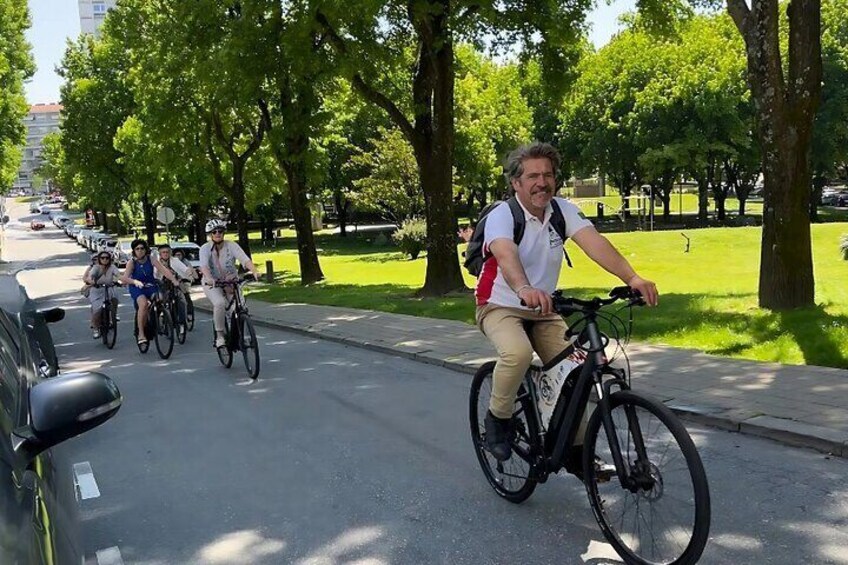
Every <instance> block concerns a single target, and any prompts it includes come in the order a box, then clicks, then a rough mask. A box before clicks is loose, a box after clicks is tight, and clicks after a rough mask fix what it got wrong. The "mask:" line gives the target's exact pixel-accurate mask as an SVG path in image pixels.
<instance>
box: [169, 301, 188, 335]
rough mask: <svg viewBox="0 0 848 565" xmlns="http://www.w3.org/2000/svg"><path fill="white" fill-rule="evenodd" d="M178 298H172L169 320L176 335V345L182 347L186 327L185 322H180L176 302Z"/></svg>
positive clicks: (186, 330) (186, 331) (178, 308)
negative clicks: (171, 321)
mask: <svg viewBox="0 0 848 565" xmlns="http://www.w3.org/2000/svg"><path fill="white" fill-rule="evenodd" d="M177 300H179V299H178V298H176V297H174V301H173V302H172V307H171V320H173V322H174V333H176V334H177V343H179V344H180V345H183V344H184V343H185V342H186V334H187V333H188V327H186V322H185V320H184V319H183V320H180V305H179V303H178V302H177Z"/></svg>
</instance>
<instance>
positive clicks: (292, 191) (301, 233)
mask: <svg viewBox="0 0 848 565" xmlns="http://www.w3.org/2000/svg"><path fill="white" fill-rule="evenodd" d="M289 144H290V149H289V151H292V149H293V150H294V153H291V152H290V153H289V155H292V154H295V155H298V158H297V159H296V160H289V159H284V158H283V156H282V155H279V154H278V152H276V151H275V155H277V162H278V164H279V165H280V167H281V168H282V170H283V173H284V174H285V175H286V180H287V181H288V184H289V199H290V202H291V209H292V216H293V217H294V229H295V232H296V233H297V258H298V261H299V262H300V283H301V284H303V285H308V284H312V283H314V282H318V281H320V280H322V279H323V278H324V273H323V271H321V264H320V263H319V262H318V251H317V249H316V248H315V235H314V234H313V233H312V217H311V214H310V212H309V202H308V201H307V200H306V191H307V181H306V170H305V169H304V166H303V161H302V160H301V159H300V158H299V157H302V156H303V155H302V153H301V150H300V146H299V145H298V144H297V142H296V140H291V141H289ZM303 147H304V148H305V145H304V146H303Z"/></svg>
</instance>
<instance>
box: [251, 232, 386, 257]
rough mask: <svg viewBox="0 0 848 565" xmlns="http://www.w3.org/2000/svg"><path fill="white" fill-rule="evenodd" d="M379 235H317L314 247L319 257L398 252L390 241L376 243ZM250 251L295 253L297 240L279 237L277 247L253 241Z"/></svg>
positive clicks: (377, 233) (375, 233) (374, 233)
mask: <svg viewBox="0 0 848 565" xmlns="http://www.w3.org/2000/svg"><path fill="white" fill-rule="evenodd" d="M379 235H380V234H379V232H373V233H372V232H369V233H367V234H366V233H362V234H359V235H353V234H349V235H348V236H347V237H340V236H339V235H338V234H318V235H316V236H315V247H317V248H318V249H319V254H320V255H321V256H334V255H379V254H384V253H398V252H399V251H398V248H397V247H395V246H394V245H393V244H392V243H391V242H390V241H385V242H383V241H384V240H379V241H378V237H379ZM384 237H385V236H384ZM251 249H252V251H253V252H254V253H279V252H281V251H296V250H297V240H296V239H295V238H294V237H281V238H278V239H277V245H264V244H262V243H261V242H260V241H253V242H251Z"/></svg>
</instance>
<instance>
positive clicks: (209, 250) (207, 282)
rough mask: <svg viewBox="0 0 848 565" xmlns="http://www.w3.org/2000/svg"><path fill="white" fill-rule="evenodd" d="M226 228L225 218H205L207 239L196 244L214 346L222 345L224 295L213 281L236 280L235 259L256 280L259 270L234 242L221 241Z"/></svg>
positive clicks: (225, 303) (225, 305) (225, 300)
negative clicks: (198, 244)
mask: <svg viewBox="0 0 848 565" xmlns="http://www.w3.org/2000/svg"><path fill="white" fill-rule="evenodd" d="M226 231H227V222H226V221H225V220H219V219H214V220H209V221H208V222H207V223H206V235H208V236H209V239H210V240H209V241H207V242H206V243H204V244H203V246H202V247H201V248H200V272H201V273H203V292H204V293H205V294H206V297H207V298H208V299H209V302H211V303H212V309H213V315H212V318H213V323H214V324H215V347H223V346H224V309H225V308H226V307H227V298H226V296H225V295H224V289H222V288H220V287H218V286H216V285H215V283H219V282H225V281H235V280H238V268H237V267H236V261H238V262H239V263H241V265H242V267H244V268H245V269H247V270H249V271H250V272H251V273H252V274H253V276H254V278H256V279H257V280H259V273H257V272H256V267H255V266H254V265H253V262H252V261H251V260H250V257H248V256H247V254H246V253H245V252H244V250H243V249H242V248H241V247H240V246H239V244H238V243H236V242H234V241H225V240H224V232H226Z"/></svg>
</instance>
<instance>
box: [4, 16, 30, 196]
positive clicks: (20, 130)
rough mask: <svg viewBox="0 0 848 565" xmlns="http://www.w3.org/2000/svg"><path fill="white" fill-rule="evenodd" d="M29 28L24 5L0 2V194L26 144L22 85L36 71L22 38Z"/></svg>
mask: <svg viewBox="0 0 848 565" xmlns="http://www.w3.org/2000/svg"><path fill="white" fill-rule="evenodd" d="M29 26H30V20H29V11H28V10H27V4H26V2H19V1H16V0H0V191H5V189H6V188H7V187H9V186H10V185H11V184H12V182H13V181H14V179H15V177H16V176H17V172H18V167H19V166H20V162H21V157H22V154H21V146H22V145H23V144H24V142H25V141H26V138H25V135H26V129H25V128H24V124H23V118H24V117H25V116H26V114H27V110H28V106H27V103H26V97H25V96H24V87H23V84H24V81H25V80H27V79H28V78H30V77H31V76H32V75H33V73H34V72H35V65H34V63H33V60H32V55H31V54H30V46H29V44H28V43H27V41H26V37H25V35H24V34H25V32H26V30H27V29H28V28H29Z"/></svg>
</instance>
